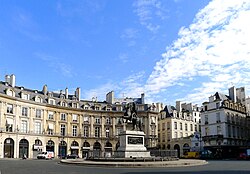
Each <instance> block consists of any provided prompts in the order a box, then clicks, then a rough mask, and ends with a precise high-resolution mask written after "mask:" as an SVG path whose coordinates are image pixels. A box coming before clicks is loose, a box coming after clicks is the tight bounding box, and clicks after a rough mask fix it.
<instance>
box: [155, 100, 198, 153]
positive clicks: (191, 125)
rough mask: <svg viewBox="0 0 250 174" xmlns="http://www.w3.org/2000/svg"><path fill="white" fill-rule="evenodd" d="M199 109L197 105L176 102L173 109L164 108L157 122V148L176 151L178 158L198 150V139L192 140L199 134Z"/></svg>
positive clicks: (169, 107)
mask: <svg viewBox="0 0 250 174" xmlns="http://www.w3.org/2000/svg"><path fill="white" fill-rule="evenodd" d="M199 109H200V108H199V107H197V105H192V104H191V103H189V104H186V103H182V104H181V102H180V101H177V102H176V106H175V107H174V106H166V107H165V108H164V110H162V111H161V112H160V117H159V121H158V124H159V125H158V137H159V139H158V140H159V141H158V146H159V148H160V149H169V150H174V149H176V150H177V151H178V154H179V156H183V154H185V152H188V151H193V150H199V148H200V141H199V137H198V138H196V139H194V138H193V137H194V136H195V135H199V132H200V110H199ZM196 137H197V136H196ZM194 141H195V142H194ZM197 143H198V144H197ZM194 146H197V147H194Z"/></svg>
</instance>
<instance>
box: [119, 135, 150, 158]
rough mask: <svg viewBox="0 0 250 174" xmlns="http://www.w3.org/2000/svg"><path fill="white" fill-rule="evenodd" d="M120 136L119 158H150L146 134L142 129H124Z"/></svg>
mask: <svg viewBox="0 0 250 174" xmlns="http://www.w3.org/2000/svg"><path fill="white" fill-rule="evenodd" d="M119 136H120V147H119V148H118V149H117V153H116V157H119V158H149V157H150V152H148V151H147V148H146V147H145V146H144V137H145V134H144V132H142V131H123V132H121V134H120V135H119Z"/></svg>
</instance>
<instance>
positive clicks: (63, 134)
mask: <svg viewBox="0 0 250 174" xmlns="http://www.w3.org/2000/svg"><path fill="white" fill-rule="evenodd" d="M65 135H66V126H65V124H61V136H65Z"/></svg>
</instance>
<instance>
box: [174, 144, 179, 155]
mask: <svg viewBox="0 0 250 174" xmlns="http://www.w3.org/2000/svg"><path fill="white" fill-rule="evenodd" d="M174 150H177V157H178V158H180V146H179V145H178V144H175V145H174Z"/></svg>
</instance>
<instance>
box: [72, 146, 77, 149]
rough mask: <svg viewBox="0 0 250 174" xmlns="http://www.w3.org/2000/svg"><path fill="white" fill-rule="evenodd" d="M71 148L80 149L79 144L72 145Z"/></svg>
mask: <svg viewBox="0 0 250 174" xmlns="http://www.w3.org/2000/svg"><path fill="white" fill-rule="evenodd" d="M70 148H71V149H79V146H71V147H70Z"/></svg>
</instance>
